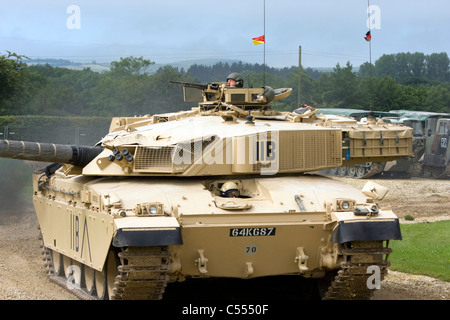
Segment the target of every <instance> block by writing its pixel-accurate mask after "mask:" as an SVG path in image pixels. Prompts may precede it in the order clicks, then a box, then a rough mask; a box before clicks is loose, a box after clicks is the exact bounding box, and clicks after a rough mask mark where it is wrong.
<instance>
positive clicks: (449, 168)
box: [393, 110, 450, 178]
mask: <svg viewBox="0 0 450 320" xmlns="http://www.w3.org/2000/svg"><path fill="white" fill-rule="evenodd" d="M393 113H395V114H398V115H400V116H401V117H402V118H404V119H410V120H411V121H416V122H417V123H421V125H422V128H423V132H424V148H423V149H422V152H421V153H420V154H417V159H418V161H417V163H418V167H419V172H420V175H421V176H423V177H431V178H445V177H448V176H449V175H450V148H448V141H449V134H450V133H449V131H450V113H436V112H423V111H410V110H394V111H393Z"/></svg>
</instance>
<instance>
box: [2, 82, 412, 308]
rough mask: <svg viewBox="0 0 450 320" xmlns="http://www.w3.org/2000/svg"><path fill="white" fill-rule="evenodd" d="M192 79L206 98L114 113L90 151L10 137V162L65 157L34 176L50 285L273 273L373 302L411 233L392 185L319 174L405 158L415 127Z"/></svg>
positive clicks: (122, 295) (119, 291)
mask: <svg viewBox="0 0 450 320" xmlns="http://www.w3.org/2000/svg"><path fill="white" fill-rule="evenodd" d="M182 86H183V89H184V95H185V99H186V100H187V101H189V100H194V101H195V100H196V101H197V102H198V105H197V106H195V107H193V108H192V109H190V110H186V111H180V112H175V113H167V114H157V115H146V116H142V117H117V118H113V119H112V122H111V127H110V130H109V133H108V134H106V136H105V137H104V138H103V139H102V140H101V141H100V142H99V143H98V144H97V146H94V147H76V146H64V145H53V144H40V143H31V142H30V143H28V142H21V141H5V140H4V141H1V143H0V156H1V157H9V158H16V159H27V160H37V161H46V162H54V163H58V164H51V165H49V166H47V167H46V168H43V169H40V170H36V171H35V172H34V173H33V203H34V207H35V210H36V214H37V219H38V222H39V226H40V230H41V234H42V244H43V255H44V260H45V262H46V266H47V271H48V277H49V279H50V280H52V281H55V282H57V283H59V284H61V285H62V286H66V287H68V288H70V289H71V290H72V292H74V294H77V295H78V296H79V297H81V298H83V299H149V300H159V299H164V298H165V297H167V296H168V295H169V296H170V294H171V293H173V292H176V290H178V289H177V288H178V287H177V284H180V283H181V284H184V283H185V284H195V283H196V282H199V281H201V280H205V279H209V280H217V281H222V282H228V281H231V280H234V279H236V280H242V281H244V282H246V281H252V280H254V279H258V280H261V281H263V282H264V280H265V279H274V277H275V279H281V278H283V279H288V281H287V283H288V284H290V285H291V286H292V283H295V279H299V278H302V279H309V280H311V281H313V282H314V283H315V284H317V287H318V289H317V292H319V293H320V296H321V297H322V298H323V299H369V298H370V297H371V295H372V293H373V291H374V288H375V287H377V283H378V284H379V282H377V281H380V280H381V279H382V278H383V276H384V275H385V274H386V272H387V269H386V268H387V267H388V266H389V261H388V256H389V254H390V253H391V249H390V248H389V247H388V243H389V241H390V240H399V239H401V232H400V228H399V221H398V218H397V216H396V215H395V214H394V212H392V210H391V209H390V208H388V207H386V208H384V207H383V206H381V205H380V204H379V200H380V199H382V198H383V197H384V195H385V194H386V192H387V189H385V188H384V187H382V186H381V185H378V184H376V183H373V182H371V181H369V182H368V184H367V185H366V186H365V187H364V188H363V189H362V190H356V189H354V188H353V187H350V186H348V185H346V184H343V183H342V182H340V181H339V180H338V179H333V178H330V177H324V176H321V175H317V174H313V173H311V172H315V171H317V170H322V169H331V168H336V167H341V166H349V165H354V164H358V163H365V162H367V161H377V162H380V161H390V160H394V159H396V158H399V157H405V156H409V155H411V153H412V130H411V128H409V127H407V126H402V125H396V124H386V123H385V124H377V123H375V122H369V123H366V124H361V123H357V122H356V121H355V120H352V119H350V118H343V117H335V116H326V115H319V114H318V113H317V109H315V108H313V107H310V106H302V107H300V108H298V109H297V110H295V111H293V112H278V111H275V110H273V109H272V108H271V104H270V103H271V102H272V101H276V100H278V99H282V98H284V97H286V96H288V95H289V94H290V93H291V89H290V88H280V89H272V88H270V87H265V88H231V87H228V86H227V85H226V84H225V83H211V84H205V85H203V84H202V85H198V84H188V83H183V84H182ZM80 150H81V151H80ZM80 154H82V155H83V156H82V157H80ZM80 158H82V159H83V161H79V159H80ZM372 279H375V280H377V281H375V282H372ZM271 283H272V287H269V290H268V291H271V290H272V289H275V288H276V287H277V286H280V284H279V283H281V282H279V281H275V282H273V281H272V282H271ZM215 288H216V287H215V286H214V287H210V288H209V289H208V292H213V291H215ZM286 289H287V288H285V287H282V288H278V290H279V291H285V290H286ZM294 289H295V290H294V292H298V291H299V289H301V288H298V287H296V288H294ZM188 292H190V291H188ZM189 294H190V293H189ZM189 297H191V296H189Z"/></svg>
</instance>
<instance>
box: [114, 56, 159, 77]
mask: <svg viewBox="0 0 450 320" xmlns="http://www.w3.org/2000/svg"><path fill="white" fill-rule="evenodd" d="M152 64H155V63H154V62H152V61H150V60H147V59H144V58H143V57H139V58H136V57H127V58H120V61H113V62H111V72H112V73H113V74H114V75H122V76H123V75H137V74H143V73H145V72H146V71H147V69H148V67H149V66H150V65H152Z"/></svg>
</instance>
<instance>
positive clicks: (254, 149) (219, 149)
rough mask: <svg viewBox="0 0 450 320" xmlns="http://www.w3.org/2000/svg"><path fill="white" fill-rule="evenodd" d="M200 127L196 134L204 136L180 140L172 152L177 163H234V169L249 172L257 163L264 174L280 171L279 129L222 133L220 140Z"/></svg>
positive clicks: (180, 164)
mask: <svg viewBox="0 0 450 320" xmlns="http://www.w3.org/2000/svg"><path fill="white" fill-rule="evenodd" d="M198 131H199V132H198V133H197V132H196V134H195V135H194V136H197V137H203V138H202V139H194V140H191V141H186V142H181V143H178V144H177V148H176V149H175V150H174V153H173V154H172V162H173V165H174V166H183V165H192V164H206V165H222V164H227V165H233V166H235V170H233V171H240V170H241V171H242V172H248V171H254V168H253V166H254V165H259V167H258V168H259V171H260V174H261V175H273V174H276V173H277V172H278V169H279V156H280V152H279V150H280V149H279V148H280V143H279V140H280V139H279V132H278V131H264V132H260V133H257V134H252V135H243V136H234V137H223V138H221V139H219V140H218V141H215V139H213V137H211V136H210V135H207V134H206V133H203V132H202V130H201V129H199V130H198ZM211 142H212V144H211ZM247 166H252V167H251V168H250V167H247Z"/></svg>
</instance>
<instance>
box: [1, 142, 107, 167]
mask: <svg viewBox="0 0 450 320" xmlns="http://www.w3.org/2000/svg"><path fill="white" fill-rule="evenodd" d="M102 150H103V148H101V147H92V146H76V145H64V144H54V143H40V142H28V141H14V140H0V157H2V158H11V159H22V160H33V161H42V162H59V163H69V164H73V165H75V166H79V167H84V166H86V165H87V164H88V163H89V162H91V161H92V160H93V159H94V158H95V157H96V156H97V155H99V154H100V152H102Z"/></svg>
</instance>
